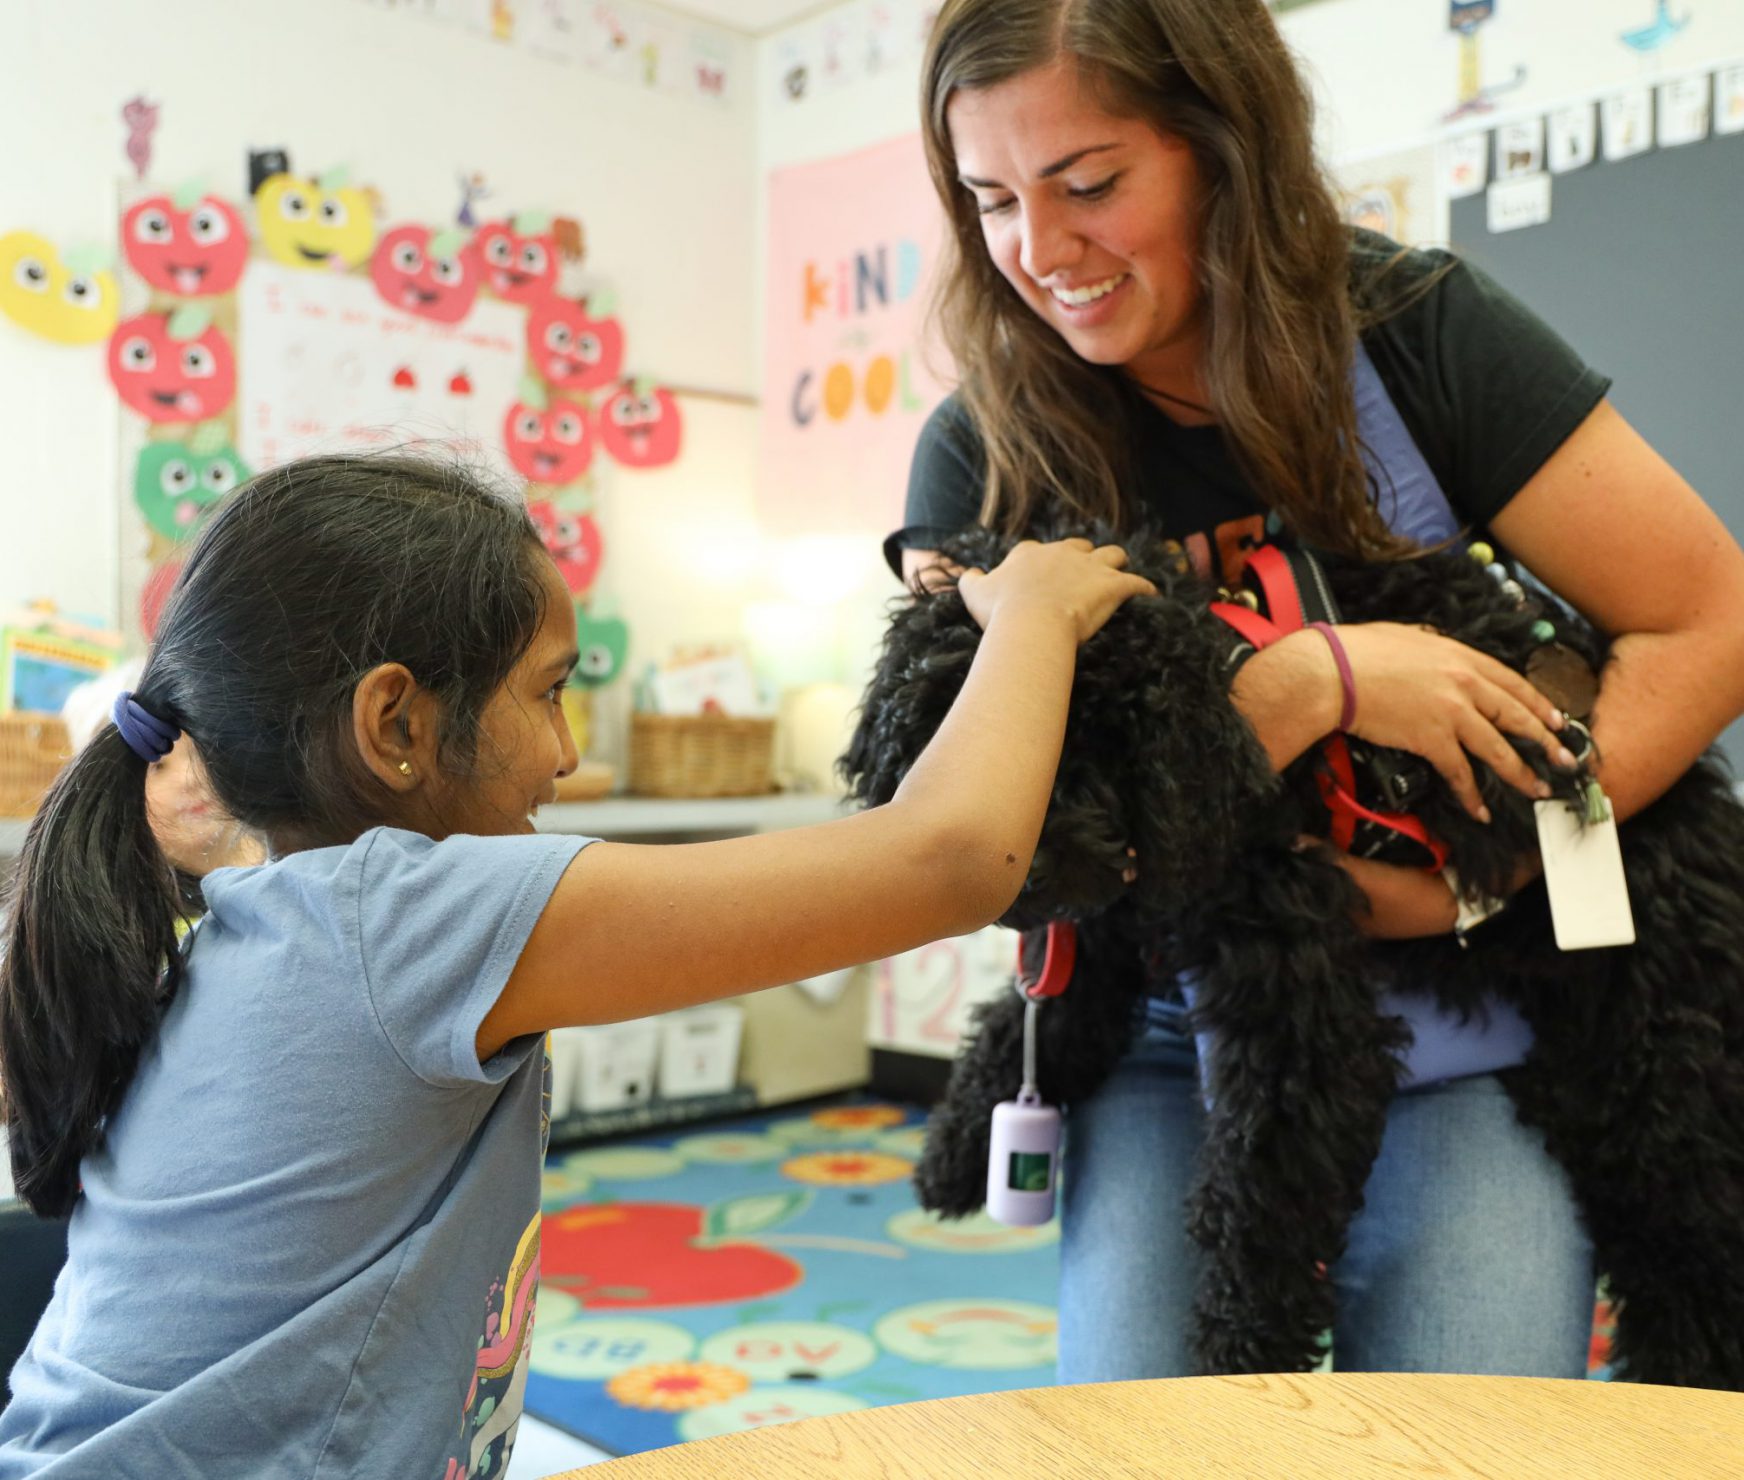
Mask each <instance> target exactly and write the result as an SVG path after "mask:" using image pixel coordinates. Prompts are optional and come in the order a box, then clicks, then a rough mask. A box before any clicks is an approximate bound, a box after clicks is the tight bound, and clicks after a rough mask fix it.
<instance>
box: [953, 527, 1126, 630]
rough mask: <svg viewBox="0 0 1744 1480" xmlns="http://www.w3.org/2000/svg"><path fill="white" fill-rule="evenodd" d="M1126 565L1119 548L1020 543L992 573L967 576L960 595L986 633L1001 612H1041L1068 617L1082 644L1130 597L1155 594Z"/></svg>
mask: <svg viewBox="0 0 1744 1480" xmlns="http://www.w3.org/2000/svg"><path fill="white" fill-rule="evenodd" d="M1125 564H1126V551H1124V550H1123V549H1121V548H1120V546H1119V545H1096V546H1093V545H1092V544H1091V543H1090V541H1089V540H1082V539H1073V540H1056V541H1054V542H1053V543H1051V544H1045V545H1044V544H1038V543H1037V542H1036V541H1034V540H1022V541H1020V542H1019V543H1018V544H1016V545H1013V546H1012V548H1011V551H1010V553H1009V554H1007V555H1006V557H1005V559H1003V560H1002V561H1000V562H999V564H998V565H997V566H996V567H994V569H993V570H992V571H990V572H989V571H981V570H965V571H964V572H963V573H962V575H961V576H959V577H958V580H957V589H958V591H960V592H961V593H962V596H963V603H964V605H965V606H967V607H968V608H969V615H970V616H972V617H974V619H975V620H976V621H977V622H979V623H980V624H981V626H982V627H983V628H986V627H987V626H988V625H989V624H990V623H991V622H992V621H993V619H994V618H995V616H997V615H998V614H999V613H1000V612H1002V611H1009V610H1013V609H1032V610H1037V609H1039V610H1043V611H1050V612H1054V613H1057V614H1058V615H1060V616H1062V617H1064V618H1065V619H1066V620H1067V621H1069V622H1070V623H1071V624H1072V628H1073V631H1074V632H1075V633H1076V635H1077V640H1078V641H1079V642H1080V643H1082V642H1083V641H1084V640H1085V639H1086V638H1088V637H1089V636H1090V635H1091V634H1092V633H1094V632H1096V631H1097V630H1098V629H1100V628H1101V626H1102V624H1103V623H1104V622H1106V621H1107V620H1108V619H1109V617H1111V616H1112V615H1113V614H1114V610H1115V608H1116V607H1118V606H1119V605H1120V604H1121V603H1122V602H1123V601H1125V600H1127V599H1128V598H1129V597H1133V596H1155V595H1156V594H1157V588H1156V587H1155V586H1153V585H1152V584H1151V583H1150V582H1149V581H1147V580H1146V579H1145V578H1144V577H1143V576H1135V575H1132V574H1130V573H1129V572H1128V571H1126V570H1124V569H1122V567H1123V566H1125Z"/></svg>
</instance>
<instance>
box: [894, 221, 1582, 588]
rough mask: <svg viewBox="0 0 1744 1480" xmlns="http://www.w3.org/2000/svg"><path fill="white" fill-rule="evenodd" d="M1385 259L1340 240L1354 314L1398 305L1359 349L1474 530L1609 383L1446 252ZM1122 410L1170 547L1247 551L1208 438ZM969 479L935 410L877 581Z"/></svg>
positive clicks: (1238, 493) (976, 493)
mask: <svg viewBox="0 0 1744 1480" xmlns="http://www.w3.org/2000/svg"><path fill="white" fill-rule="evenodd" d="M1398 253H1399V248H1398V247H1397V246H1396V245H1395V244H1394V243H1392V242H1390V241H1388V240H1387V239H1386V238H1385V237H1381V236H1377V235H1375V234H1374V233H1372V232H1365V231H1358V232H1356V233H1355V234H1354V237H1353V241H1352V247H1351V280H1352V291H1353V293H1354V294H1355V296H1356V297H1357V300H1358V302H1359V303H1362V302H1368V301H1372V295H1384V297H1385V298H1386V299H1387V300H1391V299H1394V298H1397V297H1408V298H1410V301H1409V302H1408V304H1407V306H1405V307H1403V308H1401V309H1400V310H1399V311H1398V312H1396V313H1394V314H1392V315H1391V316H1390V317H1388V318H1386V319H1384V320H1383V321H1382V322H1380V323H1379V324H1376V325H1374V326H1373V327H1372V328H1369V329H1367V330H1366V331H1365V332H1364V334H1363V344H1364V346H1365V348H1366V349H1367V350H1368V352H1369V356H1370V358H1371V359H1372V360H1373V361H1374V365H1375V369H1376V371H1377V372H1378V374H1379V376H1380V378H1381V382H1382V384H1383V385H1384V386H1385V387H1386V390H1387V393H1388V395H1389V396H1390V397H1391V398H1392V401H1393V404H1394V406H1395V407H1396V408H1397V409H1398V412H1399V414H1400V417H1401V418H1402V419H1403V421H1404V423H1405V426H1406V429H1407V430H1408V431H1409V432H1410V434H1411V437H1412V439H1413V440H1414V441H1415V442H1416V444H1417V447H1418V450H1419V451H1420V452H1421V453H1422V454H1423V456H1424V459H1425V460H1426V461H1427V462H1428V464H1429V467H1430V469H1431V471H1432V472H1434V474H1435V476H1436V478H1437V479H1438V480H1439V482H1440V484H1441V487H1442V490H1443V492H1444V493H1446V495H1447V497H1448V500H1449V502H1450V503H1451V504H1452V505H1453V508H1454V511H1455V513H1456V514H1458V515H1459V517H1460V518H1461V519H1462V520H1464V521H1466V522H1468V523H1470V524H1472V525H1474V526H1477V527H1482V526H1483V525H1485V524H1487V523H1488V522H1489V520H1490V519H1491V518H1492V517H1494V515H1495V514H1496V513H1497V511H1498V510H1500V509H1501V508H1502V507H1503V506H1504V505H1505V504H1506V503H1507V502H1508V500H1509V499H1511V498H1512V497H1513V496H1514V495H1515V494H1516V493H1518V492H1519V490H1520V489H1521V487H1523V486H1524V485H1525V484H1526V482H1527V481H1528V480H1529V479H1530V478H1531V477H1532V475H1533V474H1534V473H1536V472H1537V471H1538V469H1539V468H1541V467H1542V466H1543V465H1544V464H1545V462H1547V461H1548V460H1549V458H1550V456H1551V454H1552V453H1554V452H1555V451H1556V449H1557V448H1558V447H1560V446H1561V445H1562V444H1563V442H1564V441H1566V440H1567V438H1568V436H1569V434H1570V433H1572V432H1573V431H1574V429H1575V428H1576V427H1578V426H1579V425H1580V424H1581V422H1582V421H1584V420H1585V419H1586V418H1587V416H1588V415H1589V414H1590V413H1591V412H1592V410H1593V408H1594V407H1595V406H1596V405H1597V404H1598V403H1599V401H1600V400H1602V399H1603V397H1604V395H1605V393H1606V391H1607V390H1608V389H1609V388H1610V381H1609V380H1608V379H1607V378H1606V377H1605V376H1603V375H1601V374H1599V373H1598V372H1597V371H1595V370H1592V369H1590V368H1589V367H1588V366H1587V365H1586V364H1585V362H1584V361H1583V360H1581V358H1580V357H1579V356H1578V355H1577V354H1576V353H1575V352H1574V351H1573V350H1572V349H1571V348H1570V347H1569V346H1568V345H1567V344H1566V343H1565V342H1564V341H1563V340H1562V339H1561V337H1560V336H1558V335H1557V334H1556V333H1555V331H1554V330H1552V329H1551V328H1550V327H1549V326H1548V325H1546V324H1545V323H1544V321H1543V320H1542V319H1540V318H1538V317H1537V315H1535V314H1534V313H1533V312H1532V311H1531V310H1530V309H1528V308H1527V307H1526V306H1525V305H1524V304H1522V303H1521V302H1519V300H1518V299H1516V298H1514V297H1513V296H1512V295H1511V294H1509V293H1508V292H1506V291H1505V290H1504V289H1503V288H1501V287H1500V286H1499V285H1498V284H1496V283H1495V282H1494V281H1493V280H1492V279H1491V278H1490V277H1488V276H1487V275H1486V274H1485V273H1483V272H1482V271H1480V270H1479V269H1478V268H1476V267H1473V266H1472V265H1471V264H1470V263H1469V262H1466V261H1464V260H1462V259H1458V258H1454V257H1451V256H1450V255H1449V254H1448V253H1446V252H1440V251H1431V250H1417V251H1411V252H1408V253H1406V254H1405V255H1404V256H1403V258H1401V259H1399V260H1398V262H1397V264H1396V265H1395V266H1393V267H1392V268H1391V269H1390V270H1388V271H1387V272H1386V273H1385V275H1384V278H1382V279H1380V280H1379V281H1377V278H1378V275H1379V274H1380V273H1381V269H1382V268H1383V267H1384V266H1385V265H1386V264H1388V263H1389V262H1391V261H1393V259H1395V258H1396V257H1397V256H1398ZM1435 273H1440V274H1441V275H1440V276H1439V277H1438V278H1436V279H1435V280H1434V281H1433V282H1432V283H1431V284H1430V285H1429V286H1428V287H1427V288H1425V289H1423V291H1422V292H1421V293H1420V294H1419V295H1417V296H1414V297H1413V296H1411V290H1412V289H1413V288H1414V287H1415V286H1418V285H1420V284H1421V282H1422V280H1423V279H1424V278H1426V277H1429V276H1431V275H1433V274H1435ZM1131 399H1132V405H1133V413H1132V422H1131V424H1132V427H1133V432H1134V436H1135V438H1136V445H1135V446H1134V448H1133V456H1132V466H1133V468H1134V470H1135V477H1136V478H1137V480H1138V482H1139V487H1138V488H1137V490H1136V495H1137V502H1138V506H1139V507H1140V509H1141V510H1142V511H1143V514H1144V515H1145V516H1146V519H1147V522H1149V523H1151V524H1152V525H1154V526H1155V527H1156V528H1157V529H1158V530H1159V531H1160V532H1161V533H1163V534H1165V535H1167V536H1169V537H1171V538H1174V539H1178V540H1181V541H1183V542H1186V541H1188V540H1189V538H1190V537H1191V536H1194V535H1202V536H1204V537H1205V539H1206V540H1208V541H1209V545H1210V548H1211V549H1213V550H1217V551H1219V552H1220V553H1221V552H1223V551H1224V550H1225V549H1226V548H1229V547H1232V546H1234V545H1237V544H1245V543H1248V542H1250V541H1251V539H1252V537H1253V535H1254V534H1255V532H1256V525H1257V524H1259V523H1261V522H1263V520H1264V516H1265V505H1264V503H1263V502H1262V501H1261V499H1260V498H1259V496H1258V494H1257V493H1256V492H1255V491H1254V489H1253V487H1252V485H1251V484H1250V483H1249V482H1248V479H1247V477H1246V476H1245V474H1243V472H1242V471H1241V469H1240V467H1239V466H1238V465H1237V463H1236V461H1235V458H1234V457H1233V456H1232V455H1231V453H1230V450H1229V447H1228V444H1227V443H1226V442H1225V440H1224V437H1223V432H1222V429H1221V428H1219V427H1217V426H1180V425H1178V424H1177V423H1175V422H1173V421H1171V420H1170V419H1169V418H1168V417H1167V416H1166V415H1164V414H1163V412H1162V411H1160V410H1158V409H1157V408H1156V407H1155V406H1154V405H1153V404H1152V403H1150V402H1148V401H1146V400H1144V399H1143V398H1142V397H1141V396H1138V395H1136V394H1135V395H1134V396H1133V397H1132V398H1131ZM983 468H984V464H983V459H982V456H981V441H980V437H979V435H978V434H977V433H976V430H975V427H974V425H973V423H972V422H971V420H970V418H969V415H968V413H967V412H966V411H965V410H964V408H963V406H962V404H961V402H960V401H959V399H958V398H957V397H956V396H955V395H952V396H949V397H947V398H946V399H945V400H944V401H943V402H942V403H941V404H940V405H939V406H938V407H937V408H936V409H935V410H934V411H933V413H932V415H931V417H930V418H929V419H928V420H927V423H926V426H925V427H924V428H923V429H922V431H921V435H920V440H919V442H918V443H917V445H916V447H915V453H914V460H913V462H912V464H911V465H910V471H909V481H908V504H907V511H906V515H905V517H904V521H903V528H902V529H900V530H898V531H897V532H896V533H894V534H892V535H891V536H890V537H889V539H887V540H886V541H885V556H886V558H887V559H888V560H889V561H890V564H891V568H892V569H893V570H898V571H900V569H901V552H902V550H904V549H931V548H933V547H934V546H935V545H936V544H937V542H938V540H939V539H940V538H941V537H943V536H944V535H946V534H950V533H953V532H955V531H957V530H960V529H963V528H965V527H967V526H969V525H972V524H974V523H975V522H976V519H977V516H978V514H979V512H980V508H981V492H982V478H983Z"/></svg>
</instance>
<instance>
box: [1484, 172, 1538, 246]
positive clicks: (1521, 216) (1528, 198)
mask: <svg viewBox="0 0 1744 1480" xmlns="http://www.w3.org/2000/svg"><path fill="white" fill-rule="evenodd" d="M1485 207H1486V222H1487V224H1488V226H1489V229H1490V231H1491V232H1492V233H1498V232H1503V231H1518V230H1520V229H1521V228H1522V227H1525V226H1542V225H1543V224H1544V223H1545V222H1546V221H1548V220H1549V219H1550V176H1549V175H1546V174H1537V175H1522V176H1520V177H1519V178H1518V179H1516V180H1498V181H1497V182H1496V183H1495V184H1494V185H1492V186H1490V190H1489V195H1488V197H1487V198H1486V200H1485Z"/></svg>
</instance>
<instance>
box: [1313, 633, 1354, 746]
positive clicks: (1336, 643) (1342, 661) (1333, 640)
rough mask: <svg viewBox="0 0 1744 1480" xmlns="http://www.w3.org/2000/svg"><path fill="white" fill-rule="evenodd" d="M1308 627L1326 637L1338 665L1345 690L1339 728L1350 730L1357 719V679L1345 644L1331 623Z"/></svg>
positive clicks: (1340, 680) (1339, 676) (1339, 716)
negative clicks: (1351, 669)
mask: <svg viewBox="0 0 1744 1480" xmlns="http://www.w3.org/2000/svg"><path fill="white" fill-rule="evenodd" d="M1308 625H1309V626H1310V627H1312V628H1313V629H1314V630H1315V631H1316V632H1318V633H1319V634H1320V635H1321V636H1322V637H1324V638H1325V639H1326V645H1327V646H1328V647H1329V648H1331V649H1332V661H1333V662H1334V663H1336V664H1337V665H1338V681H1339V683H1340V684H1341V685H1342V686H1343V688H1344V708H1343V709H1341V710H1339V712H1338V728H1339V729H1341V730H1348V729H1349V728H1350V727H1351V724H1352V723H1353V722H1354V721H1355V719H1356V679H1355V677H1354V676H1353V675H1352V674H1351V671H1350V659H1349V657H1347V656H1346V654H1345V651H1344V643H1343V642H1341V641H1340V640H1339V636H1338V631H1337V629H1336V628H1335V627H1333V625H1332V624H1331V623H1330V622H1310V623H1308Z"/></svg>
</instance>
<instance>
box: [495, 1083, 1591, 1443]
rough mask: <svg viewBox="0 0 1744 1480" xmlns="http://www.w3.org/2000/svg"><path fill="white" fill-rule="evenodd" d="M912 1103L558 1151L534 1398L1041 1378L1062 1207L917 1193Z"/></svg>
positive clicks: (605, 1437) (804, 1414) (913, 1387)
mask: <svg viewBox="0 0 1744 1480" xmlns="http://www.w3.org/2000/svg"><path fill="white" fill-rule="evenodd" d="M924 1121H925V1114H924V1112H922V1111H919V1110H915V1109H912V1108H908V1107H904V1106H899V1105H893V1104H885V1103H882V1102H873V1101H865V1102H859V1103H850V1104H837V1105H831V1106H828V1107H826V1108H823V1109H814V1110H811V1111H809V1112H805V1111H802V1112H799V1113H795V1112H793V1111H788V1112H786V1113H782V1112H776V1113H773V1114H763V1115H755V1116H747V1117H744V1118H741V1119H736V1120H733V1121H724V1122H719V1123H716V1124H715V1125H713V1126H710V1127H707V1128H706V1129H703V1130H700V1131H692V1132H691V1133H688V1134H678V1133H673V1134H666V1135H652V1136H647V1137H642V1138H638V1139H635V1140H629V1141H620V1142H615V1143H613V1144H610V1145H605V1146H598V1147H592V1148H588V1149H583V1150H577V1151H572V1152H564V1151H554V1152H553V1153H552V1154H551V1156H550V1157H549V1158H548V1159H547V1162H546V1171H545V1192H544V1228H543V1238H542V1250H541V1256H540V1263H541V1285H540V1290H539V1297H538V1308H537V1314H536V1319H535V1323H534V1329H533V1348H532V1353H531V1359H530V1371H529V1375H528V1381H527V1389H526V1408H527V1410H528V1412H530V1413H533V1414H535V1415H536V1416H537V1417H539V1418H540V1419H542V1420H544V1421H545V1422H546V1423H549V1424H554V1425H556V1426H557V1427H559V1428H562V1429H565V1430H567V1431H569V1432H570V1433H572V1434H574V1435H576V1436H577V1437H579V1438H582V1439H585V1440H587V1441H588V1442H589V1443H591V1444H594V1445H597V1446H598V1447H599V1448H601V1449H603V1450H605V1451H607V1452H608V1453H611V1454H636V1453H641V1452H642V1451H644V1450H649V1449H658V1448H661V1447H663V1446H665V1445H669V1444H676V1443H679V1442H681V1441H684V1440H689V1439H707V1438H713V1437H715V1436H717V1435H721V1434H729V1433H734V1432H737V1431H739V1430H743V1429H750V1428H758V1427H762V1426H764V1425H767V1424H773V1423H785V1422H787V1421H789V1420H792V1419H799V1418H810V1417H814V1416H817V1415H820V1414H826V1413H844V1412H848V1411H850V1410H853V1409H858V1408H870V1407H876V1406H878V1405H881V1404H886V1403H907V1402H914V1401H917V1400H920V1399H925V1398H947V1397H957V1396H960V1395H963V1394H967V1393H985V1392H994V1391H998V1390H1002V1389H1008V1388H1029V1387H1042V1386H1046V1385H1049V1384H1051V1383H1052V1382H1053V1381H1054V1356H1055V1329H1056V1325H1057V1306H1056V1295H1057V1285H1058V1277H1059V1254H1058V1244H1059V1226H1058V1224H1057V1223H1050V1224H1048V1225H1046V1226H1043V1227H1040V1228H1006V1227H1003V1226H1001V1225H1000V1224H997V1223H994V1222H992V1221H991V1220H989V1219H987V1218H985V1217H982V1216H977V1217H975V1218H971V1219H967V1220H963V1221H959V1222H943V1221H941V1220H939V1219H937V1218H935V1217H933V1216H932V1215H931V1214H929V1213H926V1212H923V1211H922V1210H921V1209H920V1208H919V1207H918V1206H917V1205H916V1203H915V1197H914V1189H913V1187H912V1186H911V1185H910V1182H909V1177H910V1173H911V1172H912V1170H913V1166H914V1161H915V1158H916V1157H917V1156H918V1155H919V1153H920V1144H921V1134H922V1126H923V1124H924ZM1610 1319H1611V1317H1610V1312H1609V1310H1608V1308H1607V1306H1606V1305H1605V1304H1604V1303H1603V1302H1602V1301H1601V1302H1600V1304H1599V1306H1598V1308H1597V1309H1596V1311H1595V1317H1594V1333H1593V1353H1592V1358H1593V1372H1592V1375H1593V1376H1595V1377H1605V1376H1608V1375H1609V1374H1608V1371H1607V1369H1606V1368H1605V1366H1604V1365H1603V1363H1604V1355H1605V1348H1606V1344H1607V1338H1608V1335H1609V1323H1610Z"/></svg>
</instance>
